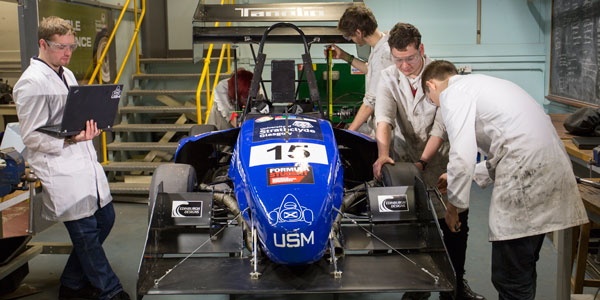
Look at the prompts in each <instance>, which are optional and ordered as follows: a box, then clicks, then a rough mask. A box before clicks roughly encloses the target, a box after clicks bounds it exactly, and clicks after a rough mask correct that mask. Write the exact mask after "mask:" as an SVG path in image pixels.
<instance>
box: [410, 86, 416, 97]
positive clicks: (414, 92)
mask: <svg viewBox="0 0 600 300" xmlns="http://www.w3.org/2000/svg"><path fill="white" fill-rule="evenodd" d="M410 91H411V92H412V94H413V97H414V96H415V95H416V94H417V89H416V88H413V87H412V85H411V86H410Z"/></svg>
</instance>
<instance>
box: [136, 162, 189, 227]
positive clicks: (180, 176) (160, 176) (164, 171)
mask: <svg viewBox="0 0 600 300" xmlns="http://www.w3.org/2000/svg"><path fill="white" fill-rule="evenodd" d="M161 183H162V191H163V192H165V193H185V192H192V191H194V187H195V186H196V171H195V170H194V167H192V166H191V165H188V164H164V165H160V166H158V168H156V170H154V174H153V175H152V181H151V182H150V197H149V199H148V221H150V217H151V216H152V211H153V210H154V204H155V203H156V197H157V196H158V190H159V185H160V184H161Z"/></svg>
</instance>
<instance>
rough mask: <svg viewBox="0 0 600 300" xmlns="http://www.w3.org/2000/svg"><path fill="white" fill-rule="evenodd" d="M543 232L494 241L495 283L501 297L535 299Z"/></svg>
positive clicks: (521, 299)
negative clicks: (536, 267) (537, 263)
mask: <svg viewBox="0 0 600 300" xmlns="http://www.w3.org/2000/svg"><path fill="white" fill-rule="evenodd" d="M543 242H544V234H540V235H534V236H528V237H523V238H519V239H514V240H507V241H496V242H492V283H493V284H494V287H495V288H496V290H497V291H498V299H500V300H513V299H515V300H517V299H518V300H529V299H531V300H533V299H535V287H536V279H537V273H536V271H535V266H536V262H537V261H538V259H539V258H540V249H541V248H542V243H543Z"/></svg>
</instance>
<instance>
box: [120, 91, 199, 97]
mask: <svg viewBox="0 0 600 300" xmlns="http://www.w3.org/2000/svg"><path fill="white" fill-rule="evenodd" d="M127 95H129V96H157V95H169V96H173V95H194V96H195V95H196V90H130V91H129V92H127Z"/></svg>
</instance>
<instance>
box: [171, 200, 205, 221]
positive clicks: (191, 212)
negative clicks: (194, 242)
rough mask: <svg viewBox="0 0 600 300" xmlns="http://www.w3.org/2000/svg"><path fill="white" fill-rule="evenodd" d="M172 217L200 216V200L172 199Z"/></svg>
mask: <svg viewBox="0 0 600 300" xmlns="http://www.w3.org/2000/svg"><path fill="white" fill-rule="evenodd" d="M171 217H172V218H202V201H173V204H172V206H171Z"/></svg>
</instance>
